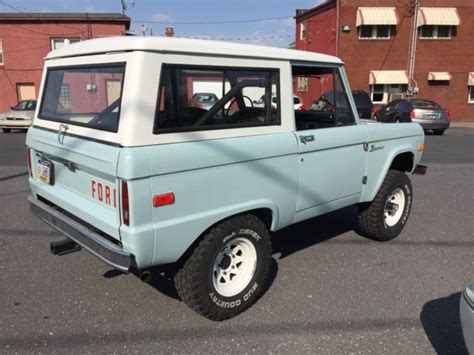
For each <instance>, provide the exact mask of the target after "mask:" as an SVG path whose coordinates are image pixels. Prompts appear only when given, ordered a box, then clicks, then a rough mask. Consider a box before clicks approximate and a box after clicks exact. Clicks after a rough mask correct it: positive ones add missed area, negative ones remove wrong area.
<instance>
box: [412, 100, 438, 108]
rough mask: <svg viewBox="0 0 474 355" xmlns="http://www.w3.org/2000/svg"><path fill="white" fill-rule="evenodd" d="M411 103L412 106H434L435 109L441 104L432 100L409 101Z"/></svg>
mask: <svg viewBox="0 0 474 355" xmlns="http://www.w3.org/2000/svg"><path fill="white" fill-rule="evenodd" d="M411 104H412V105H413V107H414V108H421V109H424V108H435V109H440V108H441V106H440V105H438V104H437V103H436V102H434V101H411Z"/></svg>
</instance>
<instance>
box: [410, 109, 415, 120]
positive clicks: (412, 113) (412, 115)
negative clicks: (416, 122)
mask: <svg viewBox="0 0 474 355" xmlns="http://www.w3.org/2000/svg"><path fill="white" fill-rule="evenodd" d="M414 118H415V110H411V111H410V119H411V120H412V119H414Z"/></svg>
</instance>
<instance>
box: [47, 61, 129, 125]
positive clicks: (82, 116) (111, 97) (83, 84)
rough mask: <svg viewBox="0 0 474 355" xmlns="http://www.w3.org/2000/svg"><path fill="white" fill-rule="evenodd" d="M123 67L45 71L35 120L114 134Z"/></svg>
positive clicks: (72, 68)
mask: <svg viewBox="0 0 474 355" xmlns="http://www.w3.org/2000/svg"><path fill="white" fill-rule="evenodd" d="M124 73H125V64H114V65H109V66H87V67H83V66H82V67H69V68H52V69H48V72H47V76H46V84H45V87H44V94H43V99H42V104H41V109H40V112H39V115H38V117H39V118H40V119H43V120H48V121H55V122H63V123H67V124H72V125H77V126H84V127H88V128H94V129H98V130H103V131H109V132H117V130H118V122H119V115H120V102H121V97H122V86H123V85H122V84H123V78H124Z"/></svg>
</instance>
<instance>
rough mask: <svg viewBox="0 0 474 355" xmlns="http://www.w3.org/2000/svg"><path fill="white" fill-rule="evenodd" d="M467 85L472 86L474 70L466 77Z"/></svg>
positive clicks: (473, 83)
mask: <svg viewBox="0 0 474 355" xmlns="http://www.w3.org/2000/svg"><path fill="white" fill-rule="evenodd" d="M467 85H469V86H474V71H472V72H470V73H469V77H468V78H467Z"/></svg>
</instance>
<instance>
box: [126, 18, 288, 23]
mask: <svg viewBox="0 0 474 355" xmlns="http://www.w3.org/2000/svg"><path fill="white" fill-rule="evenodd" d="M290 18H293V16H279V17H267V18H259V19H248V20H228V21H191V22H179V21H176V22H175V21H148V20H135V19H132V22H143V23H157V24H163V25H227V24H237V23H252V22H265V21H274V20H284V19H290Z"/></svg>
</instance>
